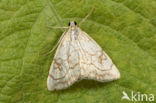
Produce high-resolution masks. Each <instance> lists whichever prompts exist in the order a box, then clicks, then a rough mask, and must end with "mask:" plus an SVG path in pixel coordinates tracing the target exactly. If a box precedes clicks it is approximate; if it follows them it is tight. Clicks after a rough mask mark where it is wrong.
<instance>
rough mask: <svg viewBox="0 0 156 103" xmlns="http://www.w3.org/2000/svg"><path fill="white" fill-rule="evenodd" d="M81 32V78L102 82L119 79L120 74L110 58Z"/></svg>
mask: <svg viewBox="0 0 156 103" xmlns="http://www.w3.org/2000/svg"><path fill="white" fill-rule="evenodd" d="M79 29H80V28H79ZM79 31H80V33H79V34H80V35H79V38H78V39H79V40H78V41H79V46H80V65H81V78H82V79H83V78H88V79H94V80H97V81H101V82H107V81H112V80H116V79H119V78H120V73H119V71H118V69H117V67H116V66H115V65H114V63H113V62H112V60H111V59H110V58H109V56H108V55H107V54H106V53H105V52H104V51H103V50H102V48H101V47H100V46H99V45H98V44H97V43H96V42H95V41H94V40H93V39H92V38H91V37H90V36H89V35H88V34H87V33H85V32H83V31H82V30H79Z"/></svg>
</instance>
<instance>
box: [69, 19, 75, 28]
mask: <svg viewBox="0 0 156 103" xmlns="http://www.w3.org/2000/svg"><path fill="white" fill-rule="evenodd" d="M68 25H69V27H70V28H72V29H74V28H76V25H77V23H76V21H70V22H69V24H68Z"/></svg>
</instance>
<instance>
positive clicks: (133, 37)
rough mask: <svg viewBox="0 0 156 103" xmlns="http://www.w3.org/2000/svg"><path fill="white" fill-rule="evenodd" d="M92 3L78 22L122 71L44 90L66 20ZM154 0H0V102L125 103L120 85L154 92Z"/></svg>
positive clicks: (155, 42)
mask: <svg viewBox="0 0 156 103" xmlns="http://www.w3.org/2000/svg"><path fill="white" fill-rule="evenodd" d="M93 7H94V8H95V10H94V12H93V13H92V15H91V16H90V17H89V18H88V19H87V20H86V21H85V23H83V24H82V25H81V28H82V30H84V31H85V32H87V33H88V34H89V35H90V36H91V37H92V38H93V39H95V40H96V41H97V42H98V44H99V45H100V46H101V47H102V48H103V49H104V50H105V52H106V53H107V54H108V55H109V56H110V57H111V58H112V60H113V61H114V63H115V64H116V66H117V67H118V69H119V70H120V72H121V79H120V80H117V81H114V82H109V83H99V82H96V81H92V80H82V81H80V82H77V83H75V84H74V85H73V86H71V87H70V88H68V89H66V90H63V91H57V92H49V91H48V90H47V87H46V78H47V76H48V71H49V67H50V64H51V61H52V59H53V54H54V53H51V54H50V55H48V56H46V55H44V54H45V53H47V52H48V51H50V50H51V49H52V48H53V46H54V45H55V44H56V43H57V41H58V39H59V37H60V36H61V34H62V33H63V30H56V29H49V28H47V26H49V25H53V26H67V24H68V22H69V21H70V20H76V21H77V22H80V20H81V19H82V18H83V17H85V16H86V15H87V13H88V12H89V11H90V10H91V9H92V8H93ZM155 74H156V1H155V0H53V1H50V0H47V1H46V0H0V103H55V102H58V103H87V102H88V103H122V102H123V103H125V102H128V101H127V100H123V101H121V97H122V91H125V92H126V93H128V94H129V95H130V93H131V91H132V90H133V91H134V92H140V93H147V94H151V93H153V94H155V95H156V88H155V87H156V82H155V81H156V76H155Z"/></svg>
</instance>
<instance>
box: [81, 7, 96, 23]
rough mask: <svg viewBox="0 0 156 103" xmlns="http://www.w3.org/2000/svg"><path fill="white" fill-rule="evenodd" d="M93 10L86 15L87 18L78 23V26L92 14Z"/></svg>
mask: <svg viewBox="0 0 156 103" xmlns="http://www.w3.org/2000/svg"><path fill="white" fill-rule="evenodd" d="M93 10H94V8H92V9H91V10H90V12H89V13H88V14H87V16H86V17H85V18H83V19H82V20H81V21H80V23H79V26H80V25H81V24H82V23H83V22H84V21H85V20H86V19H87V18H88V17H89V16H90V15H91V14H92V13H93Z"/></svg>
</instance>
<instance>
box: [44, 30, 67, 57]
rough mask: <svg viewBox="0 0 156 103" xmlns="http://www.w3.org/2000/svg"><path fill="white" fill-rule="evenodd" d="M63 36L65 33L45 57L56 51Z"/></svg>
mask: <svg viewBox="0 0 156 103" xmlns="http://www.w3.org/2000/svg"><path fill="white" fill-rule="evenodd" d="M65 34H66V31H65V32H64V33H63V34H62V35H61V37H60V39H59V41H58V42H57V44H56V45H55V46H54V47H53V48H52V49H51V50H50V51H49V52H48V53H46V54H45V55H48V54H50V53H52V52H53V51H54V50H55V49H56V47H57V46H58V45H59V44H60V42H61V40H62V38H63V37H64V35H65Z"/></svg>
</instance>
